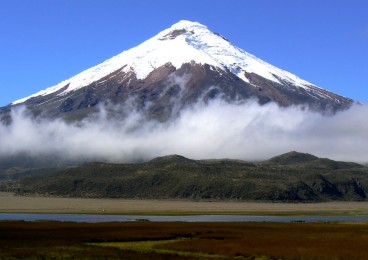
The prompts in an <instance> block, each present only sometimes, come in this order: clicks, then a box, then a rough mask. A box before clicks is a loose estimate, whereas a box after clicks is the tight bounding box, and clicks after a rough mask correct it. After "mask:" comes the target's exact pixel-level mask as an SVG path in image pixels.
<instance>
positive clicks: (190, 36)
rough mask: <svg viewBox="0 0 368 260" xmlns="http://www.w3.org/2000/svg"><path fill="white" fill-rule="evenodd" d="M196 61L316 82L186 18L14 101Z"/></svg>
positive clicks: (271, 77)
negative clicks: (115, 74)
mask: <svg viewBox="0 0 368 260" xmlns="http://www.w3.org/2000/svg"><path fill="white" fill-rule="evenodd" d="M192 61H194V62H196V63H198V64H209V65H213V66H215V67H219V68H221V69H224V70H229V71H230V72H232V73H233V74H235V75H237V76H238V77H239V78H241V79H242V80H244V81H246V82H249V81H248V79H247V78H246V76H245V72H247V73H255V74H258V75H259V76H261V77H263V78H266V79H269V80H271V81H274V82H278V83H280V80H281V81H286V82H289V83H291V84H293V85H296V86H298V87H303V88H309V86H310V85H313V84H311V83H309V82H307V81H304V80H301V79H300V78H298V77H297V76H295V75H293V74H291V73H289V72H287V71H284V70H281V69H278V68H276V67H274V66H272V65H270V64H268V63H266V62H264V61H262V60H261V59H258V58H257V57H255V56H253V55H251V54H249V53H247V52H245V51H243V50H241V49H239V48H237V47H235V46H234V45H232V44H231V43H230V42H229V41H228V40H226V39H225V38H224V37H222V36H221V35H219V34H217V33H213V32H211V31H210V30H208V28H207V27H206V26H204V25H202V24H200V23H198V22H190V21H186V20H182V21H180V22H178V23H176V24H174V25H172V26H171V27H170V28H168V29H166V30H163V31H162V32H160V33H159V34H157V35H156V36H154V37H152V38H151V39H149V40H147V41H145V42H143V43H142V44H140V45H138V46H137V47H134V48H132V49H130V50H127V51H124V52H122V53H120V54H118V55H117V56H114V57H112V58H111V59H109V60H106V61H105V62H103V63H101V64H99V65H97V66H94V67H92V68H90V69H87V70H85V71H83V72H81V73H79V74H78V75H76V76H74V77H72V78H70V79H67V80H65V81H62V82H61V83H59V84H57V85H55V86H52V87H50V88H47V89H45V90H42V91H40V92H38V93H36V94H34V95H31V96H29V97H26V98H23V99H20V100H17V101H15V102H13V103H12V104H13V105H15V104H19V103H23V102H25V101H27V100H28V99H30V98H32V97H37V96H45V95H48V94H51V93H54V92H57V91H60V90H61V89H62V88H65V90H63V91H60V93H59V95H63V94H65V93H68V92H71V91H74V90H77V89H79V88H82V87H85V86H87V85H89V84H91V83H93V82H95V81H97V80H99V79H101V78H102V77H105V76H107V75H109V74H111V73H112V72H115V71H117V70H119V69H122V70H123V71H124V72H127V73H128V72H134V73H135V74H136V77H137V78H138V79H145V78H146V77H147V76H148V75H149V73H150V72H152V71H153V70H154V69H156V68H158V67H161V66H163V65H165V64H167V63H171V64H172V65H173V66H174V67H176V68H180V67H181V65H182V64H184V63H189V62H192Z"/></svg>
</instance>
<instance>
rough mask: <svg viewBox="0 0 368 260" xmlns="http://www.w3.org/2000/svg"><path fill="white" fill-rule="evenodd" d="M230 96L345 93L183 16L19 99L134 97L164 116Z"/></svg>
mask: <svg viewBox="0 0 368 260" xmlns="http://www.w3.org/2000/svg"><path fill="white" fill-rule="evenodd" d="M214 98H222V99H225V100H226V101H229V102H232V101H237V102H238V101H242V100H247V99H249V98H253V99H255V100H257V101H258V102H259V103H260V104H265V103H268V102H272V101H273V102H277V103H278V104H279V105H280V106H290V105H305V106H307V107H309V108H310V109H312V110H315V111H319V112H324V111H327V110H329V111H330V110H332V111H336V110H340V109H345V108H347V107H349V106H350V105H351V103H352V100H351V99H348V98H344V97H342V96H339V95H337V94H334V93H331V92H329V91H327V90H325V89H322V88H319V87H317V86H315V85H313V84H312V83H309V82H308V81H305V80H302V79H300V78H298V77H297V76H295V75H293V74H291V73H290V72H287V71H284V70H282V69H279V68H276V67H274V66H272V65H270V64H268V63H267V62H265V61H262V60H261V59H259V58H257V57H255V56H253V55H251V54H249V53H247V52H245V51H243V50H241V49H239V48H237V47H236V46H234V45H233V44H231V43H230V42H229V41H228V40H227V39H226V38H225V37H223V36H221V35H220V34H217V33H214V32H211V31H210V30H209V29H208V28H207V27H206V26H204V25H202V24H200V23H197V22H190V21H180V22H178V23H176V24H174V25H172V26H171V27H170V28H168V29H166V30H164V31H162V32H160V33H159V34H157V35H156V36H154V37H152V38H151V39H149V40H147V41H145V42H143V43H142V44H140V45H138V46H137V47H135V48H132V49H130V50H127V51H124V52H122V53H120V54H118V55H117V56H115V57H112V58H111V59H109V60H107V61H105V62H103V63H101V64H99V65H97V66H95V67H92V68H90V69H88V70H85V71H83V72H81V73H79V74H78V75H76V76H74V77H72V78H70V79H67V80H65V81H62V82H61V83H59V84H57V85H55V86H52V87H50V88H47V89H45V90H42V91H40V92H38V93H35V94H33V95H31V96H29V97H26V98H23V99H20V100H17V101H15V102H13V103H11V104H10V105H9V106H8V107H7V109H4V108H3V109H2V110H3V111H4V110H9V108H11V107H14V106H18V105H20V104H24V105H26V106H27V107H28V108H29V109H30V110H31V111H33V112H34V113H35V114H39V113H41V112H42V113H43V114H46V115H48V116H50V117H63V118H67V119H79V118H83V117H85V116H87V115H88V114H89V113H90V112H91V111H94V110H95V109H94V107H95V106H96V105H98V104H100V103H106V102H108V103H112V104H125V103H127V102H128V101H129V102H132V103H133V104H134V105H135V106H136V108H137V109H140V110H144V111H146V112H147V113H148V115H149V116H151V117H152V118H156V119H159V120H161V121H165V120H167V119H168V118H169V117H170V116H173V115H174V114H175V113H177V112H178V111H180V109H181V108H183V107H184V106H187V105H190V104H193V103H195V102H198V101H205V102H207V101H208V100H210V99H214Z"/></svg>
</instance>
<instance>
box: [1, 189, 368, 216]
mask: <svg viewBox="0 0 368 260" xmlns="http://www.w3.org/2000/svg"><path fill="white" fill-rule="evenodd" d="M0 212H3V213H5V212H8V213H72V214H77V213H81V214H127V215H129V214H132V215H133V214H134V215H135V214H141V215H186V214H189V215H191V214H194V215H195V214H225V215H229V214H244V215H360V214H368V202H322V203H260V202H231V201H226V202H224V201H212V202H209V201H199V202H195V201H188V200H128V199H86V198H58V197H41V196H16V195H14V194H13V193H0Z"/></svg>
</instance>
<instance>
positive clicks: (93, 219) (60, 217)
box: [0, 213, 368, 223]
mask: <svg viewBox="0 0 368 260" xmlns="http://www.w3.org/2000/svg"><path fill="white" fill-rule="evenodd" d="M0 220H23V221H40V220H51V221H71V222H89V223H97V222H123V221H137V220H148V221H158V222H173V221H180V222H299V221H300V222H368V216H367V215H361V216H247V215H194V216H145V215H91V214H26V213H0Z"/></svg>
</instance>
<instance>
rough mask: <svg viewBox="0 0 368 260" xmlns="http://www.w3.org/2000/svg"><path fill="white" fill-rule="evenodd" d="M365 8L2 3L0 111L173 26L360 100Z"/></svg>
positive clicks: (367, 33) (347, 4)
mask: <svg viewBox="0 0 368 260" xmlns="http://www.w3.org/2000/svg"><path fill="white" fill-rule="evenodd" d="M367 13H368V1H364V0H350V1H346V0H298V1H295V0H278V1H276V0H253V1H250V0H228V1H224V0H185V1H173V0H171V1H168V0H124V1H123V0H103V1H102V0H1V1H0V73H1V81H0V106H4V105H6V104H8V103H10V102H12V101H14V100H16V99H19V98H23V97H25V96H28V95H30V94H33V93H35V92H37V91H39V90H42V89H45V88H47V87H50V86H52V85H55V84H57V83H59V82H60V81H62V80H65V79H67V78H69V77H71V76H74V75H75V74H77V73H79V72H81V71H83V70H85V69H87V68H90V67H92V66H94V65H97V64H98V63H101V62H103V61H104V60H106V59H108V58H110V57H112V56H114V55H116V54H118V53H120V52H122V51H124V50H127V49H129V48H132V47H134V46H136V45H138V44H139V43H141V42H143V41H144V40H146V39H148V38H150V37H152V36H154V35H155V34H157V33H158V32H160V31H162V30H163V29H166V28H168V27H170V26H171V25H172V24H174V23H176V22H178V21H179V20H182V19H185V20H191V21H198V22H200V23H202V24H205V25H207V26H208V27H209V28H210V29H211V30H212V31H215V32H218V33H220V34H222V35H224V36H225V37H226V38H228V39H229V40H230V41H231V42H232V43H234V44H235V45H237V46H238V47H240V48H242V49H244V50H245V51H248V52H250V53H252V54H254V55H256V56H258V57H259V58H261V59H263V60H265V61H267V62H269V63H271V64H273V65H275V66H277V67H279V68H282V69H285V70H287V71H290V72H292V73H294V74H296V75H298V76H299V77H301V78H303V79H305V80H308V81H310V82H312V83H314V84H316V85H318V86H320V87H323V88H326V89H328V90H330V91H333V92H336V93H338V94H341V95H344V96H347V97H350V98H353V99H356V100H359V101H361V102H364V103H367V102H368V65H367V61H368V16H367Z"/></svg>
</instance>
